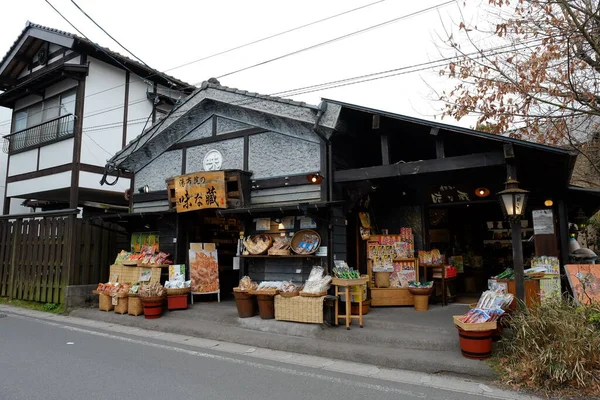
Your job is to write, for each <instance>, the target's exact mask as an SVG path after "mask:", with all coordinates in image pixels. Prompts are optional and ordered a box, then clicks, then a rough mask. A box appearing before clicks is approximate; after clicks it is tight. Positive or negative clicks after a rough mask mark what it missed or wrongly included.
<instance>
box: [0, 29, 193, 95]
mask: <svg viewBox="0 0 600 400" xmlns="http://www.w3.org/2000/svg"><path fill="white" fill-rule="evenodd" d="M30 28H36V29H41V30H44V31H47V32H51V33H56V34H59V35H63V36H65V37H68V38H72V39H76V40H77V41H79V42H80V43H83V44H84V45H86V46H89V47H93V48H94V49H96V48H100V49H102V50H103V51H105V52H106V53H108V54H109V55H110V56H111V57H114V58H115V59H117V60H118V61H119V62H122V63H128V64H134V65H135V66H136V67H137V68H140V69H143V70H145V71H147V72H148V73H151V74H157V72H158V73H159V74H160V76H162V77H164V78H166V79H167V80H169V81H171V82H172V83H174V84H175V85H177V86H178V87H179V89H183V88H194V87H195V86H193V85H190V84H189V83H187V82H184V81H181V80H179V79H177V78H175V77H173V76H171V75H168V74H165V73H162V72H159V71H157V70H154V69H153V68H149V67H147V66H146V65H144V64H142V63H140V62H138V61H136V60H133V59H131V58H129V57H127V56H124V55H122V54H120V53H117V52H116V51H113V50H111V49H109V48H107V47H102V46H100V45H98V44H95V43H93V42H92V41H90V40H88V39H86V38H84V37H81V36H78V35H75V34H73V33H70V32H65V31H61V30H59V29H55V28H50V27H47V26H43V25H40V24H36V23H33V22H30V21H27V23H26V24H25V28H24V29H23V30H22V31H21V33H20V34H19V36H18V37H17V39H16V40H15V41H14V42H13V44H12V45H11V46H10V48H9V49H8V51H7V52H6V54H5V55H4V57H2V60H1V61H0V65H2V64H3V63H4V62H5V61H6V59H7V58H8V57H9V56H10V54H11V53H12V52H13V50H14V49H15V47H16V46H17V45H18V44H19V42H20V41H21V38H22V37H23V35H25V34H26V33H27V31H28V30H29V29H30ZM142 78H144V77H142Z"/></svg>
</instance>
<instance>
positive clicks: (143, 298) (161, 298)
mask: <svg viewBox="0 0 600 400" xmlns="http://www.w3.org/2000/svg"><path fill="white" fill-rule="evenodd" d="M164 298H165V296H151V297H147V296H140V300H141V301H142V303H144V302H145V301H147V302H153V301H160V300H163V299H164Z"/></svg>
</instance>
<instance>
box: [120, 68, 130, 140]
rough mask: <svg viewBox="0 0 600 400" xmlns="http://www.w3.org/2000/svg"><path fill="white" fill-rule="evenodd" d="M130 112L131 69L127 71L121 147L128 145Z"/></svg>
mask: <svg viewBox="0 0 600 400" xmlns="http://www.w3.org/2000/svg"><path fill="white" fill-rule="evenodd" d="M128 113H129V71H125V98H124V99H123V138H122V139H121V148H122V149H124V148H125V146H127V114H128Z"/></svg>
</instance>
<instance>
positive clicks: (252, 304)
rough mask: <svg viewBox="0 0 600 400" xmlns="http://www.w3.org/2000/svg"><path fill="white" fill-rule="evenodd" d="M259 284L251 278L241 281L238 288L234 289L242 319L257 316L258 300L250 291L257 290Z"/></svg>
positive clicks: (239, 314) (245, 277)
mask: <svg viewBox="0 0 600 400" xmlns="http://www.w3.org/2000/svg"><path fill="white" fill-rule="evenodd" d="M257 287H258V283H256V282H253V281H252V279H250V277H249V276H244V277H243V278H242V279H240V283H239V284H238V287H236V288H233V296H234V297H235V306H236V308H237V311H238V316H239V317H240V318H249V317H253V316H255V315H256V300H255V297H254V296H253V295H251V294H250V291H254V290H256V288H257Z"/></svg>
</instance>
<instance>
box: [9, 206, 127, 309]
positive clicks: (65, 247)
mask: <svg viewBox="0 0 600 400" xmlns="http://www.w3.org/2000/svg"><path fill="white" fill-rule="evenodd" d="M127 243H128V236H127V234H126V232H125V230H124V229H123V228H122V227H120V226H118V225H115V224H112V223H93V222H92V221H87V220H83V219H80V218H77V211H76V210H73V211H63V212H52V213H38V214H26V215H20V216H16V217H11V216H2V217H0V296H3V297H9V298H12V299H19V300H32V301H38V302H43V303H63V302H64V294H65V288H66V286H68V285H86V284H93V283H98V282H105V281H106V280H107V279H108V269H109V266H110V264H111V263H112V261H113V259H114V257H115V256H116V254H117V253H118V252H119V251H120V249H124V248H127V247H128V244H127Z"/></svg>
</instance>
